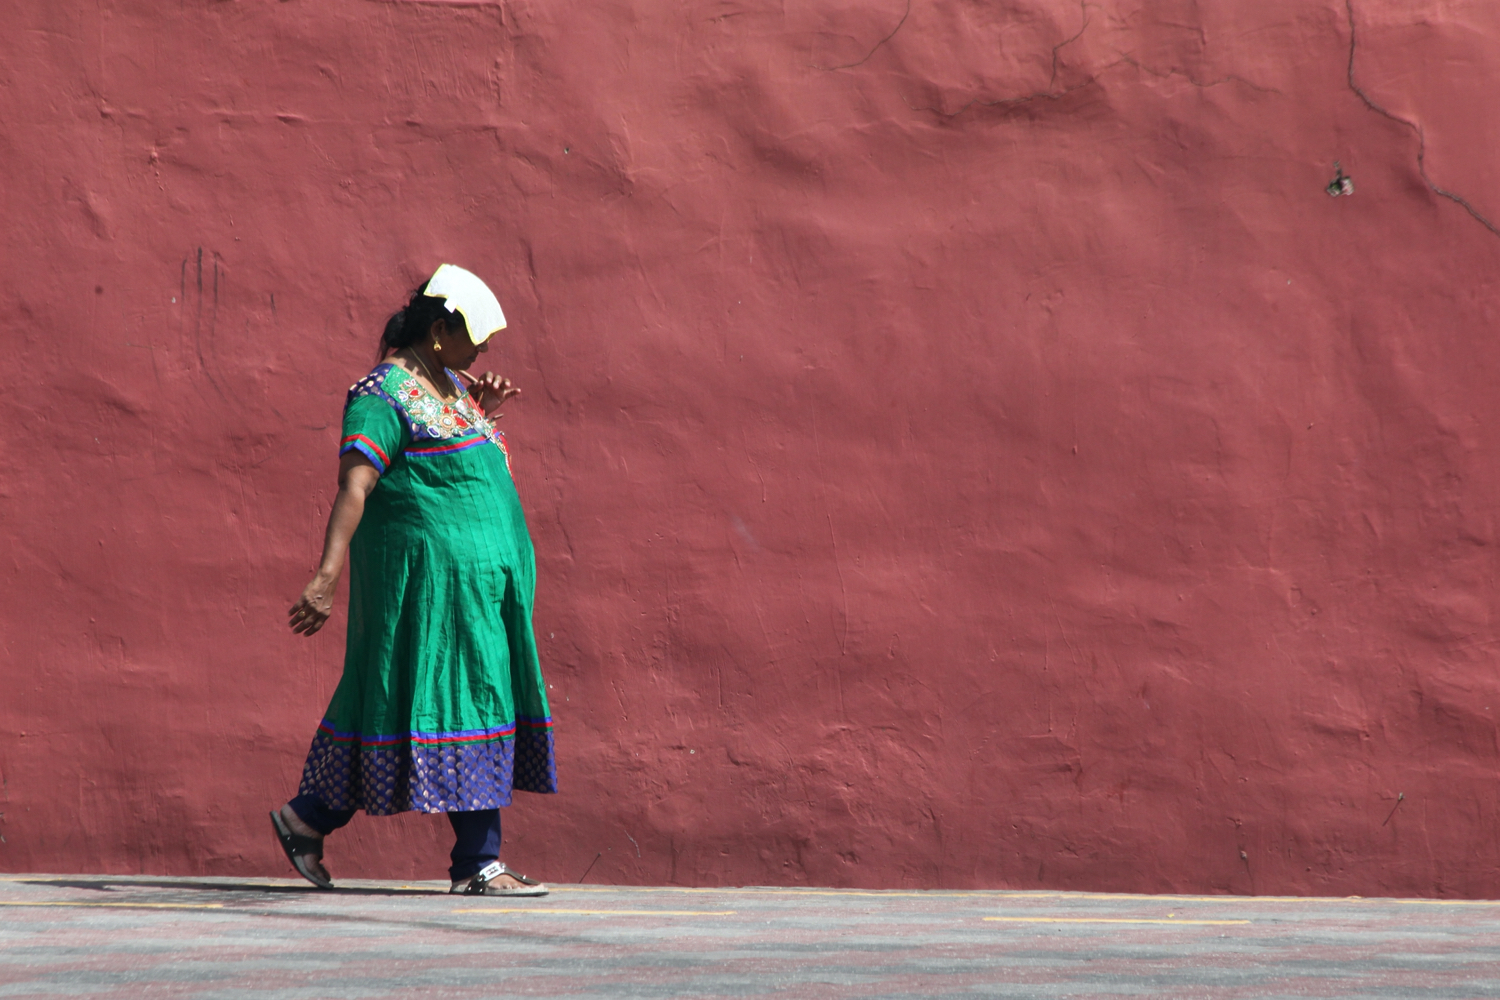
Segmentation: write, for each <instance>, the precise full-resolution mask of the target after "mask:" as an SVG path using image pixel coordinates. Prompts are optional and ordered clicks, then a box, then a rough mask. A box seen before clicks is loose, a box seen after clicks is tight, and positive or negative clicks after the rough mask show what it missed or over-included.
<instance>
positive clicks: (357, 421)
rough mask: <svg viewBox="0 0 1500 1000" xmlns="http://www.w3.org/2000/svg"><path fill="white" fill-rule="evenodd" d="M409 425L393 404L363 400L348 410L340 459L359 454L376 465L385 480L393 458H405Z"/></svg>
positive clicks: (372, 397)
mask: <svg viewBox="0 0 1500 1000" xmlns="http://www.w3.org/2000/svg"><path fill="white" fill-rule="evenodd" d="M405 437H406V425H405V423H404V422H403V421H402V419H401V415H400V414H399V413H397V412H396V408H395V407H394V406H392V405H391V404H390V402H389V401H387V400H385V399H382V398H381V397H380V396H378V395H369V396H359V397H356V398H355V399H351V400H350V401H349V405H348V406H346V407H344V434H343V438H342V440H340V441H339V456H340V457H343V456H344V455H345V454H346V453H348V452H351V451H357V452H359V453H360V454H361V455H363V456H365V457H366V458H368V459H369V460H370V461H371V462H373V463H374V464H375V468H376V470H377V471H379V473H380V474H381V475H382V476H383V475H385V470H386V469H387V468H389V467H390V464H391V456H392V455H399V454H401V449H402V447H403V446H404V445H405V443H406V442H405Z"/></svg>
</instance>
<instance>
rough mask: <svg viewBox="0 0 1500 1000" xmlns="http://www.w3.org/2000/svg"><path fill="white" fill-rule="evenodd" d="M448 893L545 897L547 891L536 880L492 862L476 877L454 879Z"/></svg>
mask: <svg viewBox="0 0 1500 1000" xmlns="http://www.w3.org/2000/svg"><path fill="white" fill-rule="evenodd" d="M448 891H449V892H450V893H452V894H454V895H459V896H545V895H547V893H548V891H549V890H548V889H547V887H546V886H545V885H543V884H542V883H540V882H538V881H537V880H536V879H534V878H527V877H526V876H525V875H522V874H520V873H519V872H513V871H511V870H510V869H508V868H506V867H505V863H504V862H503V861H492V862H490V863H489V864H488V865H486V866H485V867H484V869H483V870H482V871H480V872H479V874H477V875H473V876H471V877H469V878H461V879H455V880H454V882H453V885H452V887H451V888H450V889H449V890H448Z"/></svg>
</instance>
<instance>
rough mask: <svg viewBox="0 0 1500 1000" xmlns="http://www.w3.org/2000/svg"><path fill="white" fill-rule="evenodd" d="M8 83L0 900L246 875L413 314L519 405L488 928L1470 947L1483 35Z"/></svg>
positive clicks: (320, 24) (1295, 25) (388, 868)
mask: <svg viewBox="0 0 1500 1000" xmlns="http://www.w3.org/2000/svg"><path fill="white" fill-rule="evenodd" d="M1351 25H1352V26H1353V27H1354V28H1355V29H1357V35H1355V36H1354V37H1353V38H1351ZM0 28H3V30H0V165H3V168H4V170H3V175H4V177H3V181H0V212H3V217H4V227H3V230H0V260H3V264H4V278H3V280H0V296H3V298H0V335H3V344H4V348H5V367H6V377H5V380H4V384H5V390H4V399H5V414H6V422H7V426H8V431H7V433H6V434H5V435H3V437H0V531H3V536H0V550H3V558H0V579H3V581H4V594H3V600H0V664H3V677H0V685H3V687H0V690H3V694H0V812H3V817H0V835H3V837H4V842H3V843H0V867H3V868H5V869H7V870H12V871H21V870H33V871H34V870H51V871H108V872H127V871H128V872H136V871H144V872H172V873H195V872H202V873H246V874H249V873H255V874H281V873H285V872H284V869H285V865H284V863H283V862H282V860H281V858H280V856H279V853H278V852H277V849H276V847H275V845H274V844H273V842H272V841H271V839H270V838H269V835H268V832H267V830H266V829H265V826H266V823H265V811H266V810H267V809H268V808H270V807H272V806H273V805H275V804H277V803H278V802H280V801H282V800H283V799H284V798H285V797H286V796H287V795H288V794H290V793H291V792H292V791H293V790H294V788H295V784H296V781H297V777H298V775H299V772H300V767H301V761H302V756H303V754H304V753H305V751H306V748H307V744H308V742H309V740H310V738H311V736H312V730H313V726H314V725H315V723H316V722H317V720H318V718H319V715H320V712H321V710H322V708H323V706H324V704H325V701H326V698H327V697H328V695H329V694H330V692H331V691H332V688H333V685H334V683H335V682H336V679H337V675H338V671H339V667H340V658H341V649H342V624H343V619H342V615H340V618H339V619H338V620H337V621H336V622H335V624H334V626H333V627H330V628H329V629H327V630H325V632H324V633H323V634H322V635H320V636H319V637H317V638H316V639H315V640H312V641H306V640H301V639H298V638H296V637H294V636H292V635H290V634H289V633H288V632H287V631H286V630H285V628H284V627H283V626H282V624H281V623H282V620H283V615H284V609H285V608H286V606H287V605H288V604H289V603H290V601H291V599H292V598H293V597H294V596H295V595H296V593H297V592H298V591H299V590H300V588H301V586H302V584H303V583H304V582H305V579H306V576H307V574H308V573H309V572H310V570H311V567H312V565H313V563H314V562H315V559H316V553H317V547H318V544H319V541H320V535H321V530H322V524H323V519H324V517H325V516H326V513H327V509H328V504H329V502H330V498H331V494H332V487H333V473H334V466H335V459H334V451H335V446H336V441H337V428H338V419H339V411H340V407H341V404H342V399H343V393H344V390H345V389H346V387H347V386H348V385H349V384H350V383H351V382H352V381H353V380H354V379H355V378H356V377H358V376H359V375H360V374H361V373H363V372H364V371H365V370H366V369H367V367H368V365H369V363H370V361H371V359H372V354H373V350H374V343H375V338H376V336H377V334H378V331H379V328H380V325H381V323H382V322H383V320H384V318H385V316H386V315H387V314H388V313H389V312H390V311H391V310H392V309H393V308H395V307H396V306H397V305H398V304H399V302H400V300H401V298H402V296H403V294H404V291H405V290H406V289H408V288H410V287H411V286H412V285H413V284H415V283H416V282H417V281H418V280H420V279H421V278H422V277H423V276H424V275H425V274H426V272H428V271H429V270H430V269H431V268H432V267H433V266H435V265H436V264H437V263H438V262H440V261H442V260H451V261H455V262H458V263H462V264H464V265H466V266H468V267H471V268H472V269H474V270H476V271H478V272H479V273H480V274H481V275H483V276H485V277H486V278H487V279H489V280H490V281H491V283H492V285H493V286H494V287H495V288H496V289H497V291H498V292H499V295H500V297H501V300H502V302H504V304H505V306H506V309H507V312H508V313H509V314H510V316H511V320H512V326H511V329H510V331H508V332H507V333H506V334H505V335H504V337H503V338H502V339H501V341H500V350H499V351H498V352H492V353H491V355H490V356H489V357H490V358H491V359H493V360H496V361H497V367H499V368H500V369H501V370H503V371H505V372H506V373H507V374H510V375H511V376H513V377H514V378H515V379H516V380H517V382H519V383H520V384H521V386H522V387H523V388H524V390H525V394H524V396H523V399H522V401H521V402H520V403H519V404H518V405H516V406H514V407H513V408H512V411H511V413H510V414H509V416H507V418H506V420H505V426H506V428H507V430H508V432H509V434H510V436H511V440H512V446H513V451H514V452H515V456H516V472H517V478H518V480H519V484H520V490H521V494H522V497H523V500H524V501H525V503H526V504H527V507H528V510H529V514H530V518H531V525H532V530H533V533H534V535H535V538H536V541H537V546H538V551H539V560H540V572H541V580H542V583H541V588H540V593H539V598H538V611H537V619H538V621H537V624H538V628H539V632H540V636H541V638H542V646H543V655H544V658H545V659H544V662H545V666H546V669H547V671H548V676H549V680H550V682H551V683H552V685H553V692H552V694H553V697H554V699H555V714H556V716H557V719H558V741H559V750H560V755H561V757H560V767H561V780H562V782H563V787H564V792H563V794H561V795H559V796H556V797H547V798H541V797H534V796H521V801H520V802H518V804H517V805H516V806H515V807H514V808H512V809H511V810H510V811H509V812H508V813H507V815H506V823H507V838H508V842H509V847H508V849H507V858H508V860H510V861H512V862H513V863H514V864H516V865H517V866H518V867H520V868H521V869H522V870H525V871H529V872H531V873H533V874H536V875H540V876H542V877H544V878H547V879H550V880H555V881H572V880H576V879H577V878H579V877H580V875H582V873H583V872H584V871H585V869H586V868H588V866H589V865H590V864H593V870H592V872H591V873H590V874H589V879H590V881H611V882H649V883H665V882H670V883H686V884H740V883H776V884H802V883H811V884H822V885H857V886H930V887H936V886H946V887H970V886H985V887H1027V886H1048V887H1058V888H1071V889H1113V890H1150V891H1158V890H1184V891H1229V892H1252V891H1253V892H1261V893H1270V892H1275V893H1293V892H1295V893H1340V894H1342V893H1360V894H1366V895H1374V894H1435V895H1475V896H1479V895H1488V896H1493V895H1495V894H1497V893H1500V876H1497V871H1500V839H1497V832H1496V831H1497V829H1500V802H1497V795H1500V787H1497V781H1496V767H1497V764H1500V748H1497V730H1496V721H1495V720H1496V716H1497V714H1500V679H1497V677H1496V669H1495V667H1496V655H1497V652H1500V634H1497V632H1496V629H1495V622H1494V608H1495V602H1494V597H1493V593H1494V583H1495V575H1496V574H1495V552H1494V546H1495V541H1496V522H1495V516H1494V507H1495V500H1496V496H1497V487H1500V482H1497V476H1496V473H1495V471H1494V468H1495V462H1494V460H1493V457H1494V456H1495V455H1496V453H1497V449H1500V402H1497V399H1496V393H1495V392H1494V389H1493V387H1494V385H1495V382H1496V371H1497V367H1500V343H1497V341H1496V338H1495V335H1494V326H1495V290H1496V273H1497V265H1500V231H1497V230H1496V229H1495V227H1494V226H1493V225H1491V223H1490V222H1489V221H1486V220H1496V219H1500V193H1497V192H1500V166H1497V161H1496V158H1495V157H1494V155H1493V150H1494V149H1495V148H1496V145H1497V142H1496V140H1497V139H1500V97H1497V96H1496V95H1497V94H1500V86H1497V84H1500V56H1497V53H1500V45H1497V43H1500V11H1497V9H1496V8H1495V6H1494V5H1493V4H1489V3H1487V2H1480V0H1420V2H1409V0H1403V2H1399V3H1398V2H1395V0H1385V2H1376V0H1356V2H1355V3H1354V4H1353V5H1352V6H1346V5H1345V3H1344V2H1343V0H1329V2H1308V0H1267V2H1258V3H1235V4H1199V3H1194V2H1187V0H1180V2H1179V0H1160V2H1143V0H1091V2H1086V3H1083V4H1081V5H1080V4H1078V3H1067V2H1061V0H1057V2H1050V0H1049V2H1042V0H997V2H994V3H984V4H978V3H969V2H962V0H911V2H910V4H909V5H908V4H907V3H906V2H905V0H869V2H867V3H863V4H849V3H839V2H836V0H835V2H827V3H815V2H800V0H799V2H788V3H753V2H736V0H688V2H682V3H659V4H651V3H645V2H639V0H636V2H629V0H618V2H612V0H606V2H599V0H590V2H588V3H578V2H571V0H562V2H557V3H537V2H532V0H513V2H505V3H485V2H472V3H438V2H427V3H420V2H397V3H391V2H355V0H326V2H321V3H311V2H307V0H291V2H280V3H276V2H268V0H235V2H213V3H205V2H201V0H185V2H180V3H176V4H152V3H116V2H111V0H105V2H102V3H98V4H74V3H59V4H37V3H18V2H14V0H12V2H9V3H6V4H4V9H3V11H0ZM1351 53H1352V56H1353V59H1352V64H1351ZM1351 74H1352V75H1351ZM1335 161H1338V162H1339V163H1340V164H1341V166H1342V169H1343V170H1344V171H1345V172H1346V173H1347V174H1348V175H1350V176H1352V178H1353V180H1354V183H1355V193H1354V194H1353V195H1352V196H1349V197H1337V198H1331V197H1329V195H1328V194H1326V193H1325V191H1324V187H1325V185H1327V184H1328V183H1329V181H1330V180H1331V179H1332V178H1333V176H1334V162H1335ZM1424 172H1425V173H1424ZM497 354H498V356H497ZM1398 796H1399V797H1400V798H1399V800H1398ZM1398 801H1399V805H1398ZM446 836H447V831H446V824H445V823H442V822H441V820H439V819H437V818H435V817H424V816H406V817H400V818H397V819H392V820H370V819H366V818H361V819H359V820H356V822H355V824H354V825H353V826H352V827H351V828H350V829H349V831H348V833H347V834H345V835H341V839H340V840H338V841H336V842H334V843H333V845H332V846H331V849H330V864H331V867H332V868H333V870H334V872H335V874H336V875H345V876H353V875H381V876H391V877H404V876H407V875H411V876H424V877H434V876H437V875H440V874H441V871H442V868H443V866H444V865H445V864H446V859H445V857H444V853H445V850H446ZM596 857H597V863H595V859H596Z"/></svg>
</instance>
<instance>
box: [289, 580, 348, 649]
mask: <svg viewBox="0 0 1500 1000" xmlns="http://www.w3.org/2000/svg"><path fill="white" fill-rule="evenodd" d="M337 583H338V580H336V579H334V580H329V579H327V578H325V577H324V575H323V574H322V573H319V574H318V575H317V576H315V577H313V579H312V583H309V584H308V585H307V587H306V588H305V589H304V590H303V591H302V596H301V597H299V598H297V603H296V604H293V605H292V609H291V610H290V611H288V612H287V624H288V625H290V626H291V629H292V631H293V632H300V633H301V634H303V635H312V634H313V633H314V632H316V631H318V629H320V628H322V627H323V625H324V623H325V622H327V621H328V616H329V615H331V614H333V588H334V586H335V585H336V584H337Z"/></svg>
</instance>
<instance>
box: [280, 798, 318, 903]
mask: <svg viewBox="0 0 1500 1000" xmlns="http://www.w3.org/2000/svg"><path fill="white" fill-rule="evenodd" d="M271 826H272V827H274V828H275V830H276V839H277V840H279V841H281V849H282V850H283V851H285V852H286V859H287V860H288V861H290V862H291V863H292V867H293V868H295V869H297V874H298V875H301V876H302V877H303V878H305V879H307V880H308V881H309V882H311V883H312V884H313V885H315V886H317V887H318V888H319V889H332V888H333V883H332V882H330V881H328V879H327V878H326V877H325V876H323V875H319V874H318V873H317V871H316V870H315V869H314V868H313V867H312V865H310V864H308V863H307V859H308V858H313V859H314V860H317V861H322V860H323V838H322V837H304V836H302V835H301V834H300V833H293V832H292V830H291V828H290V827H288V826H287V825H286V820H284V819H282V818H281V810H279V809H273V810H271Z"/></svg>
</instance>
